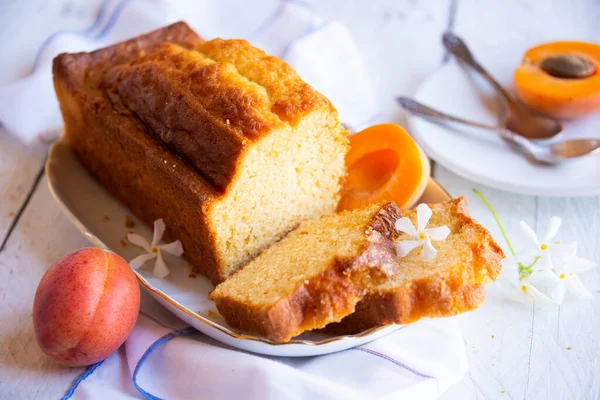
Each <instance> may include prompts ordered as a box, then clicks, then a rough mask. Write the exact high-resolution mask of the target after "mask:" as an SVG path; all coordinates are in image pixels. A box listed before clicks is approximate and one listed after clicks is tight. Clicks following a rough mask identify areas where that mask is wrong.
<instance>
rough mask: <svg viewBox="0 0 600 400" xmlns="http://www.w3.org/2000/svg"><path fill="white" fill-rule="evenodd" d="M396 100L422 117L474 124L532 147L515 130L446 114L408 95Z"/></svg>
mask: <svg viewBox="0 0 600 400" xmlns="http://www.w3.org/2000/svg"><path fill="white" fill-rule="evenodd" d="M396 101H397V102H398V104H400V106H401V107H402V108H404V109H405V110H406V111H408V112H410V113H411V114H414V115H419V116H421V117H424V118H428V119H433V120H436V121H452V122H456V123H459V124H463V125H469V126H473V127H475V128H481V129H485V130H487V131H490V132H492V133H495V134H496V135H499V136H501V137H503V138H504V139H507V140H510V141H512V142H514V143H516V144H519V145H521V146H525V147H527V148H528V149H529V148H530V143H529V141H528V140H527V139H525V138H523V137H521V136H519V135H517V134H516V133H514V132H511V131H510V130H508V129H505V128H499V127H495V126H492V125H487V124H482V123H480V122H475V121H469V120H466V119H463V118H460V117H455V116H454V115H450V114H446V113H443V112H441V111H438V110H435V109H433V108H431V107H428V106H426V105H424V104H421V103H419V102H418V101H416V100H413V99H410V98H408V97H397V98H396Z"/></svg>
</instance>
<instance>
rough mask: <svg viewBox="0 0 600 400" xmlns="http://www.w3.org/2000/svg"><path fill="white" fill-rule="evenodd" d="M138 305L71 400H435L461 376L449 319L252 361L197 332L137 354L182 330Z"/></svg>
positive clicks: (458, 339)
mask: <svg viewBox="0 0 600 400" xmlns="http://www.w3.org/2000/svg"><path fill="white" fill-rule="evenodd" d="M142 303H143V304H142V309H144V310H148V312H151V313H152V314H151V315H150V314H148V313H145V312H144V313H142V315H140V317H139V318H138V321H137V324H136V326H135V328H134V330H133V332H132V334H131V336H130V337H129V338H128V339H127V341H126V342H125V344H124V345H123V346H121V348H120V349H119V351H117V352H115V353H114V354H112V355H111V356H110V357H109V358H108V359H106V361H105V362H104V363H103V364H102V365H100V366H99V367H97V368H96V369H95V370H94V371H93V372H92V373H91V374H90V375H89V376H88V377H87V378H86V379H85V380H83V381H82V382H81V383H80V384H79V386H78V387H77V389H76V390H75V391H74V393H73V397H72V399H115V400H125V399H137V398H144V397H146V398H150V399H156V398H162V399H248V400H251V399H257V400H259V399H260V400H281V399H311V400H326V399H327V400H334V399H335V400H339V399H345V400H358V399H369V400H370V399H419V400H427V399H437V398H439V396H440V395H441V394H442V393H443V392H444V391H446V389H448V387H450V386H451V385H452V384H454V383H456V382H458V381H459V380H460V379H461V378H462V376H463V375H464V374H465V373H466V371H467V360H466V353H465V348H464V342H463V339H462V336H461V334H460V331H459V328H458V323H457V322H456V320H454V319H440V320H429V321H422V322H418V323H415V324H412V325H409V326H407V327H405V328H403V329H400V330H398V331H396V332H394V333H392V334H390V335H388V336H385V337H383V338H381V339H379V340H377V341H375V342H371V343H369V344H366V345H363V346H360V347H358V348H355V349H351V350H346V351H342V352H338V353H333V354H329V355H323V356H317V357H301V358H294V357H290V358H278V357H271V356H259V355H254V354H250V353H246V352H243V351H240V350H236V349H234V348H231V347H228V346H226V345H223V344H220V343H219V342H216V341H214V340H212V339H210V338H209V337H207V336H205V335H203V334H201V333H195V334H192V335H185V336H179V337H175V338H174V339H173V340H171V341H169V342H166V343H163V344H162V345H161V346H159V347H157V348H156V349H155V350H154V351H153V352H151V353H150V354H149V355H147V356H143V355H144V353H146V352H148V349H149V348H151V346H153V344H154V343H157V341H160V340H166V338H168V337H169V335H178V333H179V332H181V330H182V329H185V328H186V325H185V323H183V322H182V321H180V320H179V319H177V318H176V317H174V316H173V315H171V314H169V312H168V311H167V310H165V309H164V308H162V307H161V306H160V305H159V304H158V303H156V302H155V301H154V300H152V299H151V298H149V297H148V296H144V297H143V302H142ZM186 332H187V331H186ZM142 357H143V358H144V359H143V360H142V361H141V362H140V359H141V358H142ZM136 371H137V374H136ZM134 374H135V375H137V379H136V381H135V382H134V380H133V376H134ZM136 386H137V389H136ZM141 393H143V394H144V395H143V396H142V395H141Z"/></svg>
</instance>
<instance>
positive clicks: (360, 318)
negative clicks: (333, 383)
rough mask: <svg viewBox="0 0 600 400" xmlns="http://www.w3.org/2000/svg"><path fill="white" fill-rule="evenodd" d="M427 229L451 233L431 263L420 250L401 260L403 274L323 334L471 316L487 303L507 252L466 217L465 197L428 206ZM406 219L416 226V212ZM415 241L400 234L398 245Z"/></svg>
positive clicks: (373, 292) (371, 292) (374, 289)
mask: <svg viewBox="0 0 600 400" xmlns="http://www.w3.org/2000/svg"><path fill="white" fill-rule="evenodd" d="M429 206H430V208H431V210H432V212H433V214H432V216H431V219H430V220H429V223H428V224H427V226H428V227H438V226H442V225H446V226H447V227H448V228H449V229H450V234H449V235H448V237H447V238H446V239H445V240H443V241H438V242H433V244H434V246H435V248H436V249H437V250H438V253H437V256H436V258H435V259H434V260H433V261H431V262H427V263H426V262H424V261H423V260H422V259H421V251H422V247H421V248H418V249H415V250H413V251H411V252H410V253H408V254H407V255H406V256H405V257H402V258H399V259H398V263H399V272H398V274H396V275H395V276H394V277H393V278H392V279H390V280H388V281H386V282H383V283H381V284H378V285H375V286H373V287H372V288H370V289H369V292H368V293H367V295H366V296H365V297H364V299H362V300H361V301H360V302H359V303H358V304H357V306H356V311H355V312H354V313H353V314H351V315H349V316H347V317H346V318H344V319H343V320H342V321H341V322H339V323H334V324H330V325H328V326H327V327H326V328H325V330H326V331H327V332H331V333H337V334H354V333H358V332H362V331H364V330H365V329H369V328H373V327H375V326H381V325H389V324H407V323H410V322H414V321H416V320H418V319H420V318H435V317H447V316H452V315H456V314H459V313H462V312H465V311H470V310H473V309H475V308H477V307H478V306H479V305H481V304H482V303H483V301H484V299H485V290H484V286H483V285H485V284H486V283H489V282H491V281H492V280H495V279H496V278H497V277H498V275H499V274H500V270H501V268H502V266H501V265H502V264H501V260H502V259H503V258H504V253H503V252H502V249H501V248H500V247H499V246H498V244H497V243H496V242H495V241H494V239H493V238H492V236H491V235H490V233H489V232H488V231H487V230H486V229H485V228H484V227H482V226H481V225H479V224H478V223H477V222H476V221H475V220H473V219H472V218H471V217H470V216H469V215H468V210H467V203H466V200H465V198H464V197H460V198H456V199H452V200H449V201H447V202H444V203H439V204H431V205H429ZM404 216H406V217H408V218H410V220H411V221H412V222H413V224H415V226H416V219H417V218H416V211H415V210H412V211H409V212H405V213H404ZM407 239H411V238H409V237H407V235H406V234H405V233H401V234H400V236H399V237H398V239H397V241H400V240H407Z"/></svg>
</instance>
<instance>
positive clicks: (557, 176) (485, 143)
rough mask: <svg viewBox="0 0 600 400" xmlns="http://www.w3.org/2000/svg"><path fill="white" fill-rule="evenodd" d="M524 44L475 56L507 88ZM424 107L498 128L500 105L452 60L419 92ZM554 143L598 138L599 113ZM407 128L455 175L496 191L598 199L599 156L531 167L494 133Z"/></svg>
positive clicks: (417, 122)
mask: <svg viewBox="0 0 600 400" xmlns="http://www.w3.org/2000/svg"><path fill="white" fill-rule="evenodd" d="M527 47H529V46H526V45H522V46H510V47H500V48H495V49H493V50H492V51H488V52H484V53H481V54H479V53H477V54H476V57H477V58H478V59H479V60H480V62H481V63H482V64H483V65H484V66H485V67H486V68H487V69H488V70H489V71H490V72H491V73H492V75H494V76H495V77H496V78H497V79H498V80H499V81H500V82H501V83H502V84H503V85H504V86H505V87H507V88H509V89H511V90H512V74H513V71H514V69H515V68H516V67H517V65H519V63H520V61H521V59H522V56H523V54H524V53H525V50H526V49H527ZM415 99H416V100H418V101H419V102H421V103H424V104H425V105H428V106H430V107H433V108H436V109H438V110H440V111H444V112H447V113H450V114H454V115H456V116H459V117H462V118H466V119H469V120H473V121H478V122H484V123H488V124H491V125H498V123H499V118H498V115H499V111H500V110H501V103H500V102H499V101H498V97H497V96H496V95H495V93H494V92H493V91H492V89H491V87H490V86H489V85H488V84H487V83H486V82H485V81H483V79H482V78H480V77H479V76H478V75H477V74H476V73H475V72H472V71H471V70H470V69H469V68H468V67H466V66H463V65H461V64H460V63H458V62H457V61H456V60H454V59H451V60H450V62H448V64H446V65H445V66H443V67H442V68H440V69H439V70H438V71H436V72H435V73H434V74H433V75H431V76H430V77H429V78H428V79H427V80H426V81H425V82H424V83H423V84H422V85H421V87H420V88H419V89H418V91H417V93H416V95H415ZM564 126H565V129H564V131H563V132H562V133H561V134H559V135H558V136H557V137H556V138H555V139H553V140H561V139H575V138H600V114H595V115H591V116H588V117H585V118H581V119H578V120H575V121H568V122H566V123H565V124H564ZM409 128H410V131H411V133H412V134H413V136H414V137H415V139H416V140H417V141H418V143H419V144H420V145H421V146H422V148H423V150H424V151H425V152H426V153H427V154H428V155H429V156H430V157H431V158H433V159H434V160H435V161H436V162H438V163H440V164H441V165H443V166H444V167H446V168H448V169H449V170H451V171H453V172H454V173H456V174H458V175H460V176H462V177H464V178H467V179H470V180H473V181H475V182H477V183H480V184H483V185H488V186H491V187H494V188H497V189H501V190H506V191H510V192H516V193H521V194H527V195H539V196H569V197H572V196H595V195H600V155H597V154H596V155H591V156H588V157H584V158H581V159H577V160H573V161H571V162H568V163H563V164H560V165H555V166H544V165H540V164H536V163H533V162H531V161H529V160H528V159H526V158H525V157H524V156H522V155H521V154H520V153H518V152H517V151H516V150H515V148H514V147H512V146H511V145H510V144H508V143H507V142H506V141H504V140H502V139H500V138H499V137H497V136H494V134H493V133H491V132H487V131H483V130H478V129H476V128H469V127H467V128H464V127H462V126H460V125H452V126H451V127H449V126H447V125H440V124H437V123H434V122H430V121H427V120H425V119H423V118H420V117H417V116H411V117H410V118H409Z"/></svg>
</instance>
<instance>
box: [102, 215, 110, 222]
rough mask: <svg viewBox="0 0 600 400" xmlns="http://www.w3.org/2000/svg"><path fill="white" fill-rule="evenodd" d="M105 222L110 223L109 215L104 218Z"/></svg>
mask: <svg viewBox="0 0 600 400" xmlns="http://www.w3.org/2000/svg"><path fill="white" fill-rule="evenodd" d="M102 219H103V220H104V221H110V217H109V216H108V215H105V216H104V218H102Z"/></svg>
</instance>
